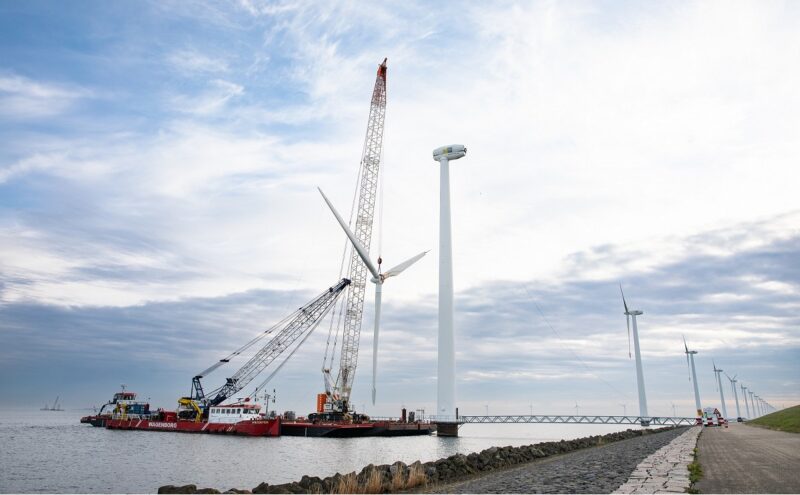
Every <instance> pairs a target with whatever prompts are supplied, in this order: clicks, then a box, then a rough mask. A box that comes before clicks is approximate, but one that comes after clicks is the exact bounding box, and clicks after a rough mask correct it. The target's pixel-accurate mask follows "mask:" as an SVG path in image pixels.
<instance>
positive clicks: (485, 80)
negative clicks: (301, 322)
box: [0, 0, 800, 414]
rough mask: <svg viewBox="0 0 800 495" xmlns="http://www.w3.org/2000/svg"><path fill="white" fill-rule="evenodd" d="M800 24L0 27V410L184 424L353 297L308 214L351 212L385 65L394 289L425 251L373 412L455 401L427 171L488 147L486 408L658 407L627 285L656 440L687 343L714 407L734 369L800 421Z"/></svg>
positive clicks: (472, 212) (304, 383)
mask: <svg viewBox="0 0 800 495" xmlns="http://www.w3.org/2000/svg"><path fill="white" fill-rule="evenodd" d="M798 20H800V11H799V8H798V6H797V5H795V4H793V3H782V2H750V3H748V2H742V3H738V4H736V5H734V6H732V5H730V4H727V3H724V2H704V3H682V2H674V3H668V4H664V3H660V2H651V3H642V2H631V3H619V2H609V3H602V2H601V3H597V2H571V3H569V4H565V3H560V2H525V3H514V2H499V3H493V4H492V5H491V6H487V5H478V4H471V3H458V2H452V3H441V4H438V5H436V6H431V5H429V4H428V3H425V2H419V3H417V2H405V3H404V4H403V5H402V6H397V5H394V6H389V5H385V6H384V5H373V4H371V3H366V2H365V3H361V2H330V3H325V4H317V3H313V2H257V1H245V0H242V1H239V2H227V3H221V2H189V3H187V2H145V1H143V2H135V3H134V2H126V3H120V2H3V3H2V4H0V304H2V305H1V306H0V356H1V357H2V359H0V377H2V378H0V397H2V402H0V404H2V405H13V406H23V405H39V403H41V402H43V401H44V400H47V399H48V398H50V399H52V397H51V396H55V395H56V394H58V393H60V394H61V395H62V396H65V397H66V398H65V403H66V404H67V405H68V406H71V407H86V406H88V405H90V404H94V403H99V402H101V401H104V400H105V399H106V398H107V397H108V396H110V394H111V393H112V392H113V391H114V390H116V389H117V387H118V385H119V384H120V383H126V384H128V385H129V386H130V387H131V388H134V389H136V390H137V391H140V392H141V393H142V394H143V395H145V396H150V397H152V398H153V400H154V401H155V402H157V403H158V404H159V405H163V406H171V405H172V404H173V402H174V400H175V398H176V397H177V396H179V395H183V394H185V393H186V392H187V391H188V386H189V381H190V377H191V376H193V375H194V374H195V373H197V372H198V371H199V370H201V369H204V368H205V367H206V366H208V365H209V364H210V363H212V362H214V361H215V360H216V359H219V358H220V357H222V356H224V355H226V354H227V353H228V352H230V351H231V350H232V349H234V348H236V347H238V346H239V345H240V344H241V343H243V342H245V341H247V340H249V338H250V337H251V336H252V335H254V334H256V333H257V332H259V331H260V330H263V329H264V328H266V327H268V326H270V325H271V324H272V322H275V321H277V320H279V319H280V318H281V317H282V316H283V315H285V314H287V313H288V312H290V311H291V310H292V309H294V308H295V307H297V306H299V305H301V304H303V303H304V302H306V301H307V300H308V299H310V298H311V297H312V296H313V295H314V294H317V293H318V292H320V291H321V290H322V289H323V288H325V287H327V286H329V285H331V284H332V283H333V282H334V281H335V280H336V278H337V274H338V266H339V258H340V256H341V246H342V242H343V239H342V236H341V233H340V232H339V231H338V228H337V226H336V225H335V223H334V222H333V221H332V220H331V218H330V215H329V213H328V212H327V211H326V209H325V206H324V204H323V203H322V202H321V200H320V198H319V197H318V194H317V193H316V191H315V188H316V186H321V187H323V188H324V189H325V190H326V192H327V193H328V194H329V196H330V197H331V198H332V200H333V201H334V202H335V203H336V204H337V205H339V207H340V209H342V208H344V207H345V205H347V204H349V200H350V198H351V195H352V191H353V189H352V188H353V184H354V181H355V176H356V172H357V165H358V160H359V158H360V152H361V148H362V140H363V135H364V129H365V126H366V118H367V112H368V103H369V97H370V93H371V88H372V84H373V83H374V74H375V73H374V71H375V68H376V66H377V64H378V63H379V62H380V61H381V60H383V58H384V57H388V58H389V76H388V107H387V124H386V138H385V152H384V166H383V174H384V175H383V180H384V183H383V191H384V201H383V203H384V207H383V216H382V218H381V222H382V228H381V231H382V237H381V241H380V242H378V240H377V239H376V240H375V241H374V242H373V247H374V250H377V249H378V246H379V245H380V250H381V253H380V254H381V255H382V256H383V258H384V259H385V260H386V262H387V263H388V265H387V266H391V265H393V264H394V263H395V262H397V261H400V260H403V259H406V258H407V257H408V256H410V255H412V254H414V253H417V252H419V251H421V250H423V249H432V250H433V251H432V252H431V253H430V254H429V255H428V256H427V257H426V258H425V259H423V260H422V261H421V262H420V263H419V264H418V265H417V266H414V268H413V269H410V270H409V271H408V272H407V273H404V274H403V276H402V277H399V278H397V279H393V280H392V281H391V284H387V286H386V288H385V292H384V304H385V310H384V326H383V328H384V332H383V334H382V335H384V336H385V337H384V338H383V339H382V344H381V345H382V347H381V355H380V357H381V363H382V370H383V371H382V373H381V389H380V391H379V394H380V395H379V403H378V404H377V405H376V406H374V407H373V406H371V405H369V406H368V407H367V409H368V410H369V411H370V412H377V413H385V414H389V413H393V412H395V411H396V410H397V409H398V408H399V407H400V405H402V404H405V405H407V406H409V407H414V408H416V407H426V408H428V410H431V409H432V406H433V404H434V402H435V396H434V394H435V383H434V378H435V371H436V360H435V352H436V349H435V342H436V338H435V336H436V287H437V278H436V274H437V257H438V254H437V252H436V248H437V237H436V236H437V221H438V220H437V211H438V204H437V201H438V173H437V169H436V164H435V163H434V162H433V161H432V160H431V159H430V152H431V150H432V149H433V148H434V147H436V146H439V145H442V144H447V143H451V142H463V143H465V144H466V145H467V146H468V148H469V150H470V153H469V155H468V157H467V158H466V159H463V160H460V161H459V162H456V163H455V164H454V168H453V172H452V176H453V177H452V181H453V183H452V190H453V204H454V217H453V225H454V243H455V250H454V259H455V270H456V271H455V284H456V308H457V328H458V334H459V341H458V348H459V351H458V352H459V353H458V373H459V377H460V378H459V400H458V402H459V404H460V406H461V409H462V411H464V412H469V411H473V412H479V411H482V410H483V407H484V405H485V404H487V403H488V404H489V406H490V410H491V411H494V412H498V413H499V412H509V413H511V412H524V411H528V410H529V404H531V403H533V404H534V409H535V410H537V411H539V412H566V411H569V410H571V408H572V407H573V406H574V404H575V402H576V401H578V402H579V403H580V404H581V406H582V407H583V408H585V410H586V411H590V410H591V411H597V412H598V413H618V412H621V409H622V407H621V405H620V404H622V403H626V404H627V407H628V411H629V412H630V411H633V410H635V390H636V389H635V377H634V371H633V363H632V361H630V360H629V359H628V356H627V336H626V331H625V321H624V316H623V315H622V305H621V301H620V300H619V296H618V284H619V283H620V282H621V283H623V284H624V286H625V288H626V294H627V295H628V297H629V299H630V301H631V304H632V305H634V306H636V307H638V308H639V309H642V310H643V311H644V312H645V314H644V316H643V317H641V319H640V332H641V339H642V349H643V353H644V369H645V378H646V381H647V388H648V399H649V403H650V409H651V412H652V413H653V414H667V413H669V412H671V404H672V403H675V404H676V405H677V406H678V407H680V408H682V410H684V411H685V412H686V413H687V414H688V413H689V412H690V411H691V409H692V402H693V401H692V396H691V386H690V384H689V382H688V380H687V378H686V362H685V359H684V355H683V353H682V341H681V335H686V338H687V339H688V340H689V341H690V343H691V344H692V346H693V347H695V348H696V349H697V350H698V351H699V352H700V354H698V356H697V358H698V362H697V364H698V367H699V370H701V372H700V373H701V376H700V378H699V383H700V387H701V392H702V395H703V398H704V400H707V401H708V402H709V403H712V404H713V403H715V400H716V399H715V398H716V397H717V393H716V392H715V390H714V382H713V374H712V373H711V371H710V370H711V359H712V358H713V359H714V360H715V361H716V363H717V364H718V365H719V366H720V367H722V368H723V369H725V371H726V372H730V373H731V374H734V373H738V375H739V377H740V378H741V380H742V382H743V383H745V384H746V385H750V386H752V388H753V390H755V391H757V393H760V394H761V395H762V396H763V397H765V398H767V399H769V400H771V401H772V402H773V403H774V404H782V403H785V404H787V405H788V404H791V403H795V402H797V401H798V400H800V365H799V364H798V362H800V360H799V359H798V357H800V330H798V323H800V322H798V316H797V315H798V311H797V310H798V308H800V299H799V296H800V272H798V266H800V229H798V225H800V199H798V195H797V193H796V188H797V184H798V182H800V180H799V179H800V174H798V172H797V170H796V157H797V156H798V151H800V149H799V148H800V96H798V93H797V91H796V88H797V87H798V86H800V66H798V64H797V56H798V53H800V34H798V33H797V30H796V25H797V22H798ZM376 232H377V231H376ZM370 311H371V294H370V295H369V296H368V304H367V314H366V315H365V319H367V321H369V320H368V319H369V318H371V315H370V314H369V313H370ZM545 317H546V318H547V321H549V323H550V325H548V324H547V322H546V321H545V319H544V318H545ZM551 327H552V328H551ZM365 328H366V327H365ZM324 333H325V332H322V331H320V332H319V333H318V334H315V335H314V336H313V337H312V338H311V339H310V340H309V341H308V343H307V344H306V346H305V347H304V349H303V350H302V351H300V352H299V353H298V354H297V355H296V356H295V358H294V359H293V360H292V362H291V363H290V364H289V365H287V367H286V368H285V369H284V370H282V372H281V374H280V375H279V376H278V378H277V379H276V380H275V382H274V386H275V387H276V388H277V389H278V392H279V394H280V398H281V404H279V407H280V408H285V409H296V410H298V411H306V410H308V409H310V408H312V407H313V404H314V401H313V399H314V394H316V393H317V392H318V391H319V390H320V389H321V387H322V379H321V376H320V373H319V371H318V370H319V369H320V367H321V362H322V354H323V351H324V344H325V337H326V335H324ZM368 333H369V332H366V331H365V332H364V333H363V335H362V349H363V350H362V352H361V356H360V363H361V366H360V368H359V370H360V371H359V375H358V378H357V380H356V389H355V391H354V400H355V402H356V404H361V403H367V402H368V396H369V392H368V382H369V380H368V375H369V361H370V360H371V354H370V353H371V337H370V335H368ZM220 373H221V375H220V376H218V377H216V379H218V380H219V381H220V382H221V381H222V380H223V378H224V376H223V375H225V373H223V372H222V371H220ZM209 381H211V382H212V383H213V382H214V378H211V377H210V378H209ZM727 390H728V389H726V391H727ZM729 405H730V404H729Z"/></svg>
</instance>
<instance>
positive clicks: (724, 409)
mask: <svg viewBox="0 0 800 495" xmlns="http://www.w3.org/2000/svg"><path fill="white" fill-rule="evenodd" d="M711 364H712V365H713V366H714V376H715V377H716V378H717V388H719V401H720V402H721V403H722V417H723V418H725V419H728V408H727V407H725V393H723V391H722V377H721V374H722V370H721V369H718V368H717V364H716V363H715V362H714V360H713V359H712V360H711Z"/></svg>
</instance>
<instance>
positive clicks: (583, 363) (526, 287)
mask: <svg viewBox="0 0 800 495" xmlns="http://www.w3.org/2000/svg"><path fill="white" fill-rule="evenodd" d="M522 288H523V289H525V292H526V293H527V294H528V297H529V298H530V299H531V300H532V301H533V305H534V306H536V311H538V312H539V316H541V317H542V320H544V322H545V324H546V325H547V327H548V328H550V331H552V332H553V333H554V334H555V335H556V337H558V338H559V339H563V337H562V336H561V334H560V333H558V331H557V330H556V329H555V327H553V325H551V324H550V320H548V319H547V317H546V316H545V315H544V313H543V312H542V308H540V307H539V303H537V302H536V300H535V299H534V298H533V296H531V293H530V291H529V290H528V286H527V285H526V284H524V283H523V284H522ZM558 345H559V346H560V347H561V348H562V349H565V350H566V351H567V352H569V353H570V354H572V356H573V357H574V358H575V359H576V360H577V361H578V362H579V363H581V365H582V366H583V367H584V368H586V371H588V372H589V374H590V375H592V376H593V377H595V378H597V379H598V380H600V381H601V382H603V383H605V384H606V385H608V387H609V388H610V389H611V390H613V391H614V392H615V393H616V394H617V395H619V396H620V397H622V398H623V399H626V400H631V397H630V396H629V395H628V394H625V393H624V392H622V391H621V390H619V389H618V388H617V387H615V386H614V385H612V384H611V383H609V382H608V381H606V380H604V379H603V378H602V377H601V376H599V375H597V373H594V372H593V371H592V369H591V368H590V367H589V365H588V364H586V363H585V362H584V360H583V359H581V358H580V357H579V356H578V355H577V354H576V353H575V352H574V351H573V350H572V349H570V348H569V347H568V346H566V345H561V344H560V343H559V344H558Z"/></svg>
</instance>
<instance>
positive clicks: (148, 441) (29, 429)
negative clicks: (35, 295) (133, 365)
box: [0, 410, 625, 493]
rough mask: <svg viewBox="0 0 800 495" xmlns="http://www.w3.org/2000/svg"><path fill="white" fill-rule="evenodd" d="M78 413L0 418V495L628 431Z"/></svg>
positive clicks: (223, 476)
mask: <svg viewBox="0 0 800 495" xmlns="http://www.w3.org/2000/svg"><path fill="white" fill-rule="evenodd" d="M84 414H87V413H86V412H79V411H63V412H56V411H38V410H30V411H22V410H0V492H4V493H5V492H27V493H31V492H50V493H53V492H55V493H63V492H70V493H76V492H77V493H97V492H102V493H141V492H155V491H156V490H157V489H158V487H159V486H162V485H167V484H174V485H182V484H188V483H194V484H197V485H198V486H203V487H213V488H218V489H221V490H226V489H228V488H232V487H236V488H253V487H254V486H256V485H258V484H259V483H261V482H263V481H266V482H268V483H270V484H277V483H285V482H289V481H296V480H299V479H300V477H301V476H303V475H304V474H308V475H312V476H320V477H324V476H330V475H332V474H334V473H336V472H340V473H347V472H350V471H358V470H360V469H361V468H362V467H364V466H365V465H367V464H370V463H372V464H391V463H392V462H395V461H398V460H399V461H403V462H406V463H410V462H413V461H415V460H421V461H422V462H426V461H432V460H436V459H439V458H441V457H447V456H450V455H453V454H455V453H464V454H468V453H470V452H476V451H480V450H483V449H485V448H488V447H492V446H504V445H515V446H516V445H526V444H530V443H535V442H541V441H550V440H560V439H562V438H563V439H570V438H578V437H583V436H588V435H597V434H604V433H610V432H612V431H619V430H624V429H625V428H624V427H620V426H612V425H538V424H537V425H465V426H463V427H462V428H461V431H460V432H459V433H460V435H461V436H460V437H458V438H438V437H436V436H430V437H398V438H343V439H334V438H330V439H325V438H302V437H280V438H247V437H229V436H219V435H202V434H186V433H167V432H142V431H118V430H106V429H105V428H93V427H92V426H90V425H84V424H80V423H79V422H78V420H79V419H80V416H82V415H84Z"/></svg>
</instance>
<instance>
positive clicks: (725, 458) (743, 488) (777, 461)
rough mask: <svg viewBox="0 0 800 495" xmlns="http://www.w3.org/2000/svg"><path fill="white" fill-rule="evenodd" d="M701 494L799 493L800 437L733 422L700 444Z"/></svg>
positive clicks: (709, 430)
mask: <svg viewBox="0 0 800 495" xmlns="http://www.w3.org/2000/svg"><path fill="white" fill-rule="evenodd" d="M697 449H698V452H699V454H700V466H702V468H703V477H702V479H701V480H700V481H699V482H698V483H696V484H695V488H697V489H698V490H700V492H701V493H800V434H798V433H787V432H783V431H773V430H768V429H766V428H759V427H757V426H748V425H746V424H741V423H734V424H731V425H730V427H729V428H705V429H704V430H703V433H701V434H700V439H699V440H698V442H697Z"/></svg>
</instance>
